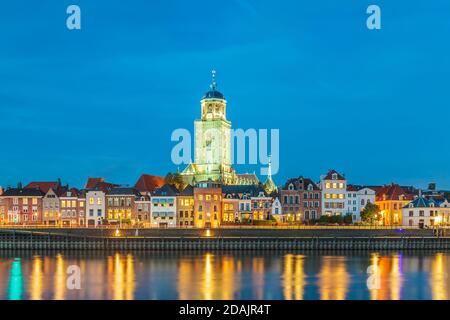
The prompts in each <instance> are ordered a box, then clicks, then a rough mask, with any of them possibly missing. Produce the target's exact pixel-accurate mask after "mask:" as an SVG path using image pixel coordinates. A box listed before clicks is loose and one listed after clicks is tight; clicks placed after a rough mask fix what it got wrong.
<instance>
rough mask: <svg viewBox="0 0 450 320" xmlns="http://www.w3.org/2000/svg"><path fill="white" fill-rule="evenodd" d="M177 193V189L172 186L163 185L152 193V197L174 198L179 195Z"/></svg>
mask: <svg viewBox="0 0 450 320" xmlns="http://www.w3.org/2000/svg"><path fill="white" fill-rule="evenodd" d="M179 193H180V192H179V191H178V189H177V188H176V187H175V186H174V185H172V184H165V185H163V186H162V187H160V188H156V189H155V190H154V191H153V192H152V196H157V197H175V196H177V195H179Z"/></svg>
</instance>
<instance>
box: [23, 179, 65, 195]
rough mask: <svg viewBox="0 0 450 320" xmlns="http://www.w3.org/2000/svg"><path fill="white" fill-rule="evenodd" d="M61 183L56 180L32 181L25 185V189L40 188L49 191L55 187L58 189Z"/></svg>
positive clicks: (45, 191)
mask: <svg viewBox="0 0 450 320" xmlns="http://www.w3.org/2000/svg"><path fill="white" fill-rule="evenodd" d="M58 186H59V184H58V181H55V182H36V181H35V182H30V183H29V184H27V185H26V186H25V188H24V189H39V190H41V191H42V192H44V193H47V192H48V190H50V189H53V190H56V189H57V188H58Z"/></svg>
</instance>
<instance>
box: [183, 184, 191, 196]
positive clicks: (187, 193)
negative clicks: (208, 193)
mask: <svg viewBox="0 0 450 320" xmlns="http://www.w3.org/2000/svg"><path fill="white" fill-rule="evenodd" d="M193 195H194V187H193V186H191V185H190V184H188V185H187V186H186V187H185V188H184V189H183V191H181V192H180V196H185V197H192V196H193Z"/></svg>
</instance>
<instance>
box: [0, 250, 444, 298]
mask: <svg viewBox="0 0 450 320" xmlns="http://www.w3.org/2000/svg"><path fill="white" fill-rule="evenodd" d="M371 264H375V265H377V266H378V268H379V271H380V282H379V283H380V287H379V289H368V287H367V284H366V281H367V278H368V276H369V275H368V274H367V273H366V270H367V268H368V267H369V266H370V265H371ZM71 265H77V266H79V268H80V271H81V289H80V290H73V289H72V290H71V289H69V288H68V287H67V277H68V275H67V273H66V270H67V268H68V267H69V266H71ZM449 268H450V253H447V252H445V253H443V252H403V253H402V252H358V253H356V252H325V253H324V252H301V253H299V252H287V253H274V252H227V253H219V252H203V253H189V252H187V253H186V252H185V253H180V252H88V253H81V252H80V253H77V252H60V253H48V252H47V253H42V252H41V253H35V252H2V253H0V299H33V300H41V299H100V300H102V299H108V300H109V299H111V300H131V299H226V300H230V299H286V300H303V299H323V300H329V299H332V300H344V299H373V300H398V299H449V289H450V282H449V280H448V276H447V275H448V272H449Z"/></svg>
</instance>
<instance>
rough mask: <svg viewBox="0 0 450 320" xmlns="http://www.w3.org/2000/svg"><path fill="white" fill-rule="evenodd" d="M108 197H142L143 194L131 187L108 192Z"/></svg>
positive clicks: (112, 189)
mask: <svg viewBox="0 0 450 320" xmlns="http://www.w3.org/2000/svg"><path fill="white" fill-rule="evenodd" d="M106 195H107V196H113V195H120V196H135V197H140V196H141V193H140V192H139V191H138V190H137V189H136V188H129V187H114V188H111V189H109V190H108V192H107V193H106Z"/></svg>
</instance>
